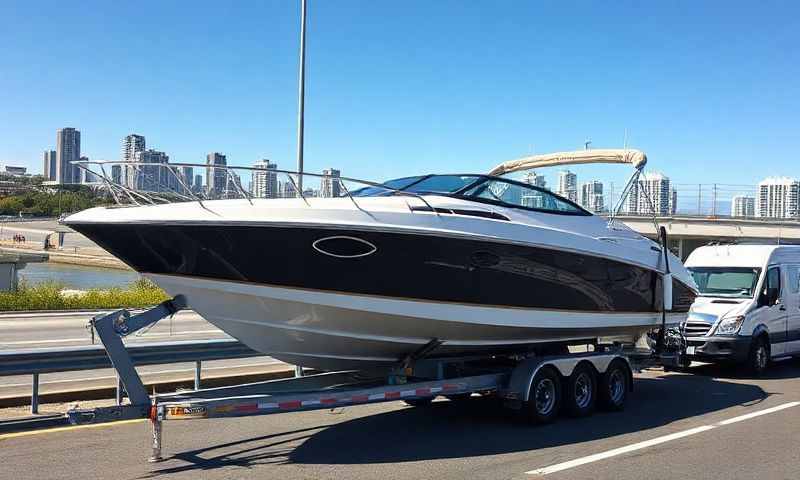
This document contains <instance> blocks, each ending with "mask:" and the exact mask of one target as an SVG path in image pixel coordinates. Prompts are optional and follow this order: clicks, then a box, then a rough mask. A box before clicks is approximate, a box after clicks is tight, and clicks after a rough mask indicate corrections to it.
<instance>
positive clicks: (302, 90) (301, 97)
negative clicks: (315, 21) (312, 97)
mask: <svg viewBox="0 0 800 480" xmlns="http://www.w3.org/2000/svg"><path fill="white" fill-rule="evenodd" d="M305 99H306V0H300V86H299V89H298V92H297V172H298V175H297V189H298V190H299V191H298V192H297V195H298V196H302V195H303V129H304V126H305V125H304V123H305V122H304V117H305Z"/></svg>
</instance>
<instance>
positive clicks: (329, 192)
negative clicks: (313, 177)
mask: <svg viewBox="0 0 800 480" xmlns="http://www.w3.org/2000/svg"><path fill="white" fill-rule="evenodd" d="M341 174H342V172H340V171H339V170H336V169H335V168H326V169H325V170H323V171H322V175H323V177H322V181H321V182H320V186H319V196H320V197H325V198H330V197H338V196H339V195H341V189H342V182H341V180H340V177H341ZM303 194H305V192H303Z"/></svg>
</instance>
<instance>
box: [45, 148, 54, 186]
mask: <svg viewBox="0 0 800 480" xmlns="http://www.w3.org/2000/svg"><path fill="white" fill-rule="evenodd" d="M42 159H43V160H44V166H43V168H42V175H43V176H44V178H45V179H47V180H55V179H56V161H57V160H56V151H55V150H45V151H44V155H43V156H42Z"/></svg>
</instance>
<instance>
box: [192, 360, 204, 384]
mask: <svg viewBox="0 0 800 480" xmlns="http://www.w3.org/2000/svg"><path fill="white" fill-rule="evenodd" d="M202 368H203V362H201V361H200V360H197V361H196V362H194V389H195V390H200V373H201V370H202Z"/></svg>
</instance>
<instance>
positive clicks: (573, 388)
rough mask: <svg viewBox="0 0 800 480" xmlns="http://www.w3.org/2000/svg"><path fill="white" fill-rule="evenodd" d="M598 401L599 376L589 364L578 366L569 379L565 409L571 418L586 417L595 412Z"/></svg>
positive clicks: (565, 395)
mask: <svg viewBox="0 0 800 480" xmlns="http://www.w3.org/2000/svg"><path fill="white" fill-rule="evenodd" d="M596 399H597V375H596V374H595V371H594V368H592V366H591V365H589V364H587V363H581V364H578V366H577V367H575V370H573V371H572V375H570V376H569V378H568V379H567V384H566V388H565V389H564V407H566V409H567V413H569V415H570V416H571V417H585V416H587V415H590V414H591V413H592V412H593V411H594V403H595V400H596Z"/></svg>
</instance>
